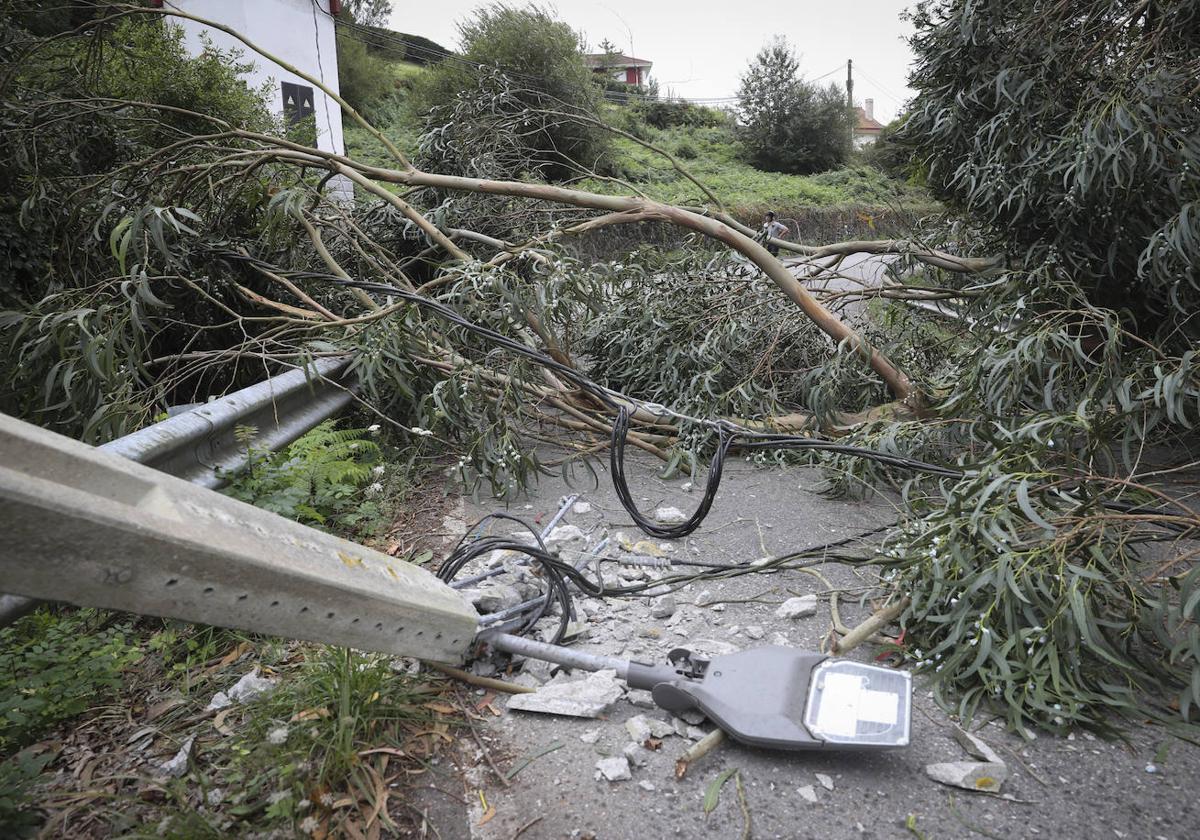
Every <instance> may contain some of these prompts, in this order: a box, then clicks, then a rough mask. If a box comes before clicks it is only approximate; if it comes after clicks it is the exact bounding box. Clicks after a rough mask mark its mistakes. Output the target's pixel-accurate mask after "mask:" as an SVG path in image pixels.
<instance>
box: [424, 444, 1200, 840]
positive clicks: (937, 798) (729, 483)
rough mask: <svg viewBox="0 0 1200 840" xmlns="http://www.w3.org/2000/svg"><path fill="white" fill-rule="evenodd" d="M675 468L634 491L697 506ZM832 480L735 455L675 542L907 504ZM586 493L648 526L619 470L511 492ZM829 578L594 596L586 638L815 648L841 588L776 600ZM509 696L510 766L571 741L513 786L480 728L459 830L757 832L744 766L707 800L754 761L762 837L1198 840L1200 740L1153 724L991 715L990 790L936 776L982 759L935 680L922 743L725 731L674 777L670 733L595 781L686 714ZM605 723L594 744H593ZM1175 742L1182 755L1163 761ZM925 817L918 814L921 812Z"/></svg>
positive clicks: (845, 526) (593, 516)
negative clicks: (936, 696)
mask: <svg viewBox="0 0 1200 840" xmlns="http://www.w3.org/2000/svg"><path fill="white" fill-rule="evenodd" d="M656 470H657V466H656V464H655V463H654V462H652V461H651V459H649V458H645V459H643V458H640V457H638V456H636V455H635V456H632V457H631V459H630V469H629V472H630V474H631V476H633V477H634V479H633V481H634V482H635V486H634V494H635V498H637V499H640V500H641V504H642V505H643V507H644V510H646V511H651V510H653V509H654V508H655V507H657V506H659V505H661V504H674V505H676V506H678V507H680V508H681V509H683V510H685V511H690V509H691V508H692V507H694V505H695V504H696V502H697V501H698V493H696V492H693V493H686V492H683V491H682V490H681V486H682V484H683V483H684V482H683V480H673V481H669V482H663V481H660V480H658V479H657V477H656V475H655V473H656ZM819 484H820V478H819V475H818V474H817V472H816V471H814V470H810V469H803V468H788V469H779V468H771V469H767V468H756V467H754V466H753V465H751V464H748V463H745V462H743V461H735V462H732V463H730V464H729V465H728V467H727V470H726V474H725V477H724V481H723V483H722V487H721V493H720V495H719V497H718V499H717V501H716V504H715V505H714V507H713V510H712V512H711V514H710V515H709V518H708V519H707V520H706V522H705V524H704V525H702V526H701V528H700V529H699V530H698V531H697V532H696V533H695V534H693V535H692V536H691V537H689V538H687V539H685V540H679V541H675V553H676V554H678V553H682V552H686V553H687V554H689V555H691V556H694V557H703V558H706V559H711V560H716V561H722V562H731V561H744V560H747V559H754V558H757V557H761V556H764V555H768V554H776V553H781V552H783V551H786V550H791V549H795V548H797V547H803V546H808V545H815V544H820V543H824V542H827V541H829V540H830V539H833V538H838V537H842V536H848V535H851V534H855V533H859V532H862V531H865V530H868V529H871V528H874V527H875V526H878V525H882V524H887V523H889V522H891V521H892V519H893V517H894V515H895V513H894V510H893V508H892V507H891V505H890V503H889V501H888V500H887V499H886V498H883V497H880V496H877V497H875V498H873V499H871V500H865V501H846V500H834V499H829V498H826V497H824V496H822V495H820V493H819V492H818V490H819ZM581 491H582V492H583V493H584V500H585V501H587V502H588V503H589V504H590V505H591V511H589V512H588V513H587V514H583V515H579V514H572V515H570V516H569V517H568V519H567V521H568V522H569V523H571V524H575V525H578V526H579V527H580V528H582V529H583V530H585V531H588V532H590V536H591V538H592V542H593V544H594V543H595V541H596V540H597V539H598V538H599V537H600V535H601V534H603V533H605V532H607V533H608V534H609V535H610V536H612V535H614V534H615V533H616V532H617V531H621V532H624V533H625V534H627V535H629V536H632V537H634V538H635V539H637V538H640V536H641V535H640V534H638V533H637V531H636V528H634V527H633V526H632V523H631V522H630V520H629V518H628V516H627V514H626V513H625V512H624V510H623V509H622V508H621V507H620V504H619V502H618V501H617V499H616V498H615V495H614V494H613V492H612V488H611V485H610V483H609V481H608V476H607V471H606V470H603V469H601V470H600V475H599V487H596V488H594V489H593V488H592V487H591V486H590V485H588V486H583V487H581V486H578V485H577V486H574V487H570V486H568V485H566V484H565V483H563V482H562V481H561V480H559V479H544V480H543V481H542V483H541V484H540V485H539V486H538V487H537V489H536V491H535V492H534V493H533V494H532V495H531V496H530V497H529V498H528V499H522V500H518V501H516V502H514V503H513V504H512V505H510V507H509V512H511V513H514V514H517V515H521V516H527V517H530V518H533V517H540V518H541V521H542V522H545V521H547V519H548V518H549V516H551V515H552V514H553V512H554V510H556V509H557V507H558V503H559V499H560V498H561V497H562V496H563V495H564V494H566V493H569V492H581ZM492 509H495V508H494V507H493V506H491V505H488V504H473V503H467V504H466V506H465V509H464V511H463V516H464V518H465V519H466V520H467V521H470V520H472V519H474V518H475V517H476V516H478V515H481V514H483V513H486V512H488V511H490V510H492ZM820 570H821V571H822V572H823V573H824V575H825V576H826V577H827V579H828V580H829V581H830V582H832V584H833V585H834V586H835V587H847V588H849V587H855V586H862V585H864V583H865V582H867V581H865V580H864V578H869V575H867V574H866V573H865V572H863V571H861V570H858V571H856V570H854V569H851V568H849V567H847V566H843V565H838V564H827V565H825V566H822V567H820ZM825 589H826V586H825V584H824V583H823V582H822V581H820V580H818V579H817V578H816V577H814V576H811V575H808V574H804V573H801V572H787V573H779V574H771V575H765V574H756V575H748V576H745V577H741V578H736V579H733V580H729V581H725V582H720V583H713V582H707V583H698V584H692V585H690V586H689V587H688V588H687V589H685V590H683V591H681V592H680V593H678V594H677V596H676V597H677V600H678V602H679V604H680V607H679V611H680V612H682V613H683V615H684V616H685V618H684V619H682V620H678V623H673V624H668V622H667V621H664V620H663V619H656V618H653V617H651V614H650V610H649V601H648V600H647V599H631V600H628V601H626V602H624V603H623V604H620V605H617V604H613V605H610V606H609V607H602V606H600V605H599V604H597V603H596V602H589V601H586V600H585V601H581V603H582V604H583V605H584V609H585V610H586V611H587V612H589V616H590V622H589V624H590V625H591V626H592V628H593V638H591V639H588V640H585V641H583V642H582V643H580V644H579V645H578V647H580V649H583V650H592V651H594V652H599V653H605V654H609V655H616V656H624V657H631V658H639V659H642V660H648V661H653V660H661V659H662V657H663V656H665V653H666V651H667V650H669V649H670V648H673V647H676V646H680V645H684V646H686V645H688V644H690V643H696V642H697V640H701V639H706V640H710V641H715V642H718V643H720V642H724V643H727V644H731V645H733V646H735V647H737V648H747V647H752V646H755V645H758V644H765V643H767V642H769V641H771V640H772V638H774V640H775V641H782V639H780V638H779V637H777V636H775V634H777V633H778V634H782V635H783V636H784V637H785V638H786V641H787V643H788V644H791V645H794V646H796V647H800V648H805V649H812V650H815V649H817V648H818V646H819V644H820V641H821V638H822V637H823V636H824V635H825V634H826V633H827V632H828V631H829V629H830V614H829V609H828V606H827V601H826V600H825V598H824V596H822V606H821V609H819V610H818V612H817V614H816V615H815V616H814V617H811V618H806V619H798V620H783V619H778V618H776V617H775V616H774V611H775V609H776V603H777V602H778V601H780V600H782V599H783V598H784V597H787V596H788V595H789V594H791V593H800V594H803V593H808V592H814V593H823V591H824V590H825ZM703 592H708V593H709V594H708V595H705V596H704V597H703V599H702V600H703V601H705V602H711V601H713V600H727V601H730V602H731V603H727V604H724V605H723V606H724V608H723V609H714V608H712V607H708V608H700V607H695V606H692V604H694V603H695V601H696V600H697V599H698V598H699V597H700V596H701V593H703ZM735 601H745V603H733V602H735ZM842 612H843V618H844V620H845V621H846V623H847V624H851V625H852V624H854V623H856V622H857V621H858V620H860V619H861V618H863V617H865V616H866V614H867V613H868V612H869V608H866V607H860V606H859V605H858V604H857V603H856V601H855V600H854V599H853V598H851V597H850V596H844V597H843V603H842ZM748 626H751V627H761V628H763V629H764V631H765V634H766V638H764V639H762V640H761V641H755V640H753V639H751V638H749V637H748V636H747V635H746V630H744V629H742V628H746V627H748ZM853 655H854V656H857V657H859V658H862V659H864V660H865V661H869V658H870V656H871V655H872V651H871V650H870V649H867V648H864V649H860V650H859V651H857V652H855V654H853ZM748 690H752V687H748ZM493 706H495V707H497V708H498V709H499V710H500V711H501V715H500V717H498V718H496V719H495V720H494V721H493V722H492V723H491V724H489V725H486V726H485V727H483V730H482V732H481V735H482V738H483V740H484V743H485V744H486V745H487V751H488V754H489V756H490V757H491V758H492V760H493V762H495V763H496V764H497V766H498V767H500V768H501V769H502V770H503V771H504V772H510V771H511V769H512V768H513V767H514V766H516V765H517V764H518V763H520V761H521V760H522V758H524V757H528V756H530V755H533V754H535V753H539V752H541V751H543V750H546V749H548V748H552V747H553V748H554V749H553V750H552V751H550V752H547V753H545V754H544V755H541V756H540V757H538V758H535V759H533V760H532V761H531V762H529V763H528V764H527V765H526V766H525V767H524V768H523V769H522V770H521V771H520V772H519V773H518V774H517V775H516V776H515V777H514V778H513V780H512V782H511V786H510V787H504V786H503V785H501V783H499V782H498V781H497V779H496V778H495V776H494V775H493V773H492V771H491V770H489V769H488V767H487V765H486V763H485V762H484V761H483V760H482V753H481V751H480V750H479V748H478V747H477V746H476V745H475V743H474V742H473V741H471V740H466V741H464V746H463V751H462V755H461V756H460V770H461V771H462V772H463V773H464V778H465V779H466V782H465V790H466V791H467V797H466V801H467V802H468V803H469V806H468V807H467V808H463V807H462V806H456V805H453V804H450V803H447V802H446V801H444V798H441V799H442V801H440V802H439V801H438V800H439V797H437V796H431V797H430V798H429V799H428V801H429V802H430V803H432V804H433V805H434V806H436V807H435V810H434V811H433V813H432V814H431V821H432V822H433V824H434V825H435V826H436V828H437V830H438V831H439V832H440V836H441V837H443V838H452V837H462V838H467V837H469V838H474V840H510V838H513V837H514V836H515V835H516V833H517V832H518V831H520V830H521V829H522V828H524V831H523V832H522V833H521V834H520V836H521V837H522V838H529V840H539V839H540V838H587V837H595V838H601V839H602V840H626V838H628V840H634V838H659V837H663V838H667V837H713V838H726V837H728V838H738V837H742V836H743V830H744V825H745V814H744V813H743V810H742V808H741V807H740V804H739V796H738V794H737V791H736V787H735V783H734V781H732V780H731V781H730V782H729V783H728V784H727V785H726V786H725V788H724V789H723V790H722V792H721V795H720V799H719V803H718V805H717V806H716V808H715V809H714V810H713V811H712V813H711V814H709V815H708V816H707V817H706V816H705V814H704V809H703V802H704V796H705V792H706V789H707V788H708V786H709V784H710V782H712V780H713V779H714V778H715V777H716V776H717V775H718V774H720V773H721V772H722V771H723V770H726V769H729V768H736V769H737V770H738V773H739V774H740V778H741V780H742V783H743V790H744V800H745V813H746V814H749V819H750V825H751V830H752V836H753V837H756V838H867V837H869V838H889V837H928V838H931V840H932V838H966V837H980V836H982V837H1003V838H1043V837H1046V838H1049V837H1055V838H1085V837H1086V838H1108V837H1112V838H1148V839H1149V840H1159V838H1169V840H1183V839H1184V838H1189V837H1192V836H1195V831H1196V826H1197V824H1200V823H1198V817H1200V809H1198V807H1197V805H1196V802H1195V791H1196V785H1197V782H1198V781H1200V750H1198V749H1196V748H1194V747H1192V746H1191V745H1189V744H1187V743H1185V742H1183V741H1179V740H1176V739H1173V738H1171V737H1170V736H1169V735H1168V733H1167V732H1165V731H1164V730H1163V729H1161V728H1159V727H1154V726H1149V725H1147V726H1139V727H1136V728H1134V729H1132V730H1128V731H1127V732H1126V733H1125V740H1117V741H1104V740H1100V739H1097V738H1094V737H1093V736H1091V735H1088V734H1085V733H1082V732H1080V733H1078V734H1076V735H1074V736H1073V737H1071V738H1069V739H1068V738H1058V737H1052V736H1048V735H1042V736H1040V737H1038V738H1037V739H1036V740H1035V741H1033V742H1024V741H1022V740H1021V739H1020V738H1018V737H1016V736H1014V735H1011V734H1009V733H1007V732H1006V731H1005V729H1004V727H1003V726H1002V725H1001V724H1000V723H998V722H991V723H988V722H985V721H982V720H976V721H975V722H974V723H973V725H972V728H973V729H974V731H976V733H977V734H978V735H979V736H980V737H982V738H983V739H984V740H985V741H986V742H988V743H989V744H991V745H992V746H993V747H995V748H997V749H998V750H999V752H1000V754H1001V756H1002V758H1004V759H1005V761H1006V762H1007V764H1008V767H1009V770H1010V773H1011V776H1010V778H1009V779H1008V781H1007V782H1006V783H1005V785H1004V789H1003V791H1002V792H1003V794H1005V795H1006V796H1008V797H1011V798H1010V799H1004V798H1000V797H997V796H993V795H987V794H980V793H971V792H968V791H964V790H959V789H957V788H949V787H946V786H943V785H941V784H938V783H936V782H934V781H932V780H931V779H929V778H928V777H927V776H926V773H925V770H924V768H925V765H927V764H929V763H932V762H943V761H961V760H968V756H967V755H966V754H965V753H964V752H963V750H962V748H961V747H960V746H959V745H958V744H957V742H955V741H954V740H953V738H952V736H951V734H950V732H951V728H952V727H953V726H954V721H953V720H952V719H951V718H949V717H948V716H947V715H946V713H944V712H943V711H942V710H940V709H939V708H938V707H937V706H936V705H935V704H934V703H933V701H932V699H931V697H930V695H929V693H928V690H927V689H926V688H925V687H924V686H923V685H922V683H921V680H920V679H919V678H918V680H917V687H916V692H915V696H914V716H913V737H912V743H911V745H910V746H908V747H906V748H902V749H896V750H892V751H888V752H874V753H835V752H818V753H798V754H789V753H781V752H772V751H767V750H759V749H751V748H746V747H742V746H739V745H737V744H732V743H726V744H725V745H723V746H721V747H720V748H719V749H718V750H717V751H715V752H714V753H712V754H710V755H709V756H707V757H706V758H704V759H702V760H700V761H699V762H697V763H696V764H695V766H694V767H693V769H692V771H691V772H690V773H689V774H688V776H687V777H685V778H684V779H683V780H682V781H677V780H676V779H675V778H674V773H673V770H674V762H675V760H676V758H677V757H678V756H679V755H680V754H681V753H682V752H683V750H684V749H686V747H687V746H688V745H689V744H690V742H689V741H688V740H686V739H685V738H683V737H677V736H670V737H667V738H665V739H664V740H663V745H662V748H661V749H660V750H659V751H657V752H651V753H649V754H648V756H647V764H646V766H645V767H640V768H634V769H633V770H632V778H631V779H630V780H628V781H619V782H609V781H604V780H598V779H597V778H596V775H595V774H596V771H595V765H596V763H597V761H598V760H600V759H602V758H605V757H608V756H617V755H621V754H622V751H623V750H624V748H625V747H626V745H627V744H628V743H629V742H630V740H631V739H630V737H629V734H628V733H627V732H626V730H625V728H624V722H625V721H626V720H628V719H629V718H630V717H632V716H634V715H637V714H645V715H649V716H656V717H660V718H662V719H664V720H669V718H670V716H669V715H668V714H667V713H665V712H661V711H657V710H656V709H655V708H654V707H653V706H652V705H649V704H648V703H647V698H646V697H645V696H644V695H642V696H638V694H636V693H635V694H634V695H633V696H632V697H627V698H625V699H622V700H620V701H618V702H617V703H616V704H615V705H614V706H613V707H612V708H611V710H610V712H609V713H608V716H607V719H606V720H584V719H575V718H565V717H555V716H549V715H542V714H535V713H528V712H520V711H506V710H503V709H502V707H503V698H498V699H497V700H496V701H495V702H494V703H493ZM585 737H586V738H587V739H588V740H584V738H585ZM593 737H594V738H595V740H594V742H591V743H589V741H590V740H591V739H592V738H593ZM1164 745H1166V746H1165V747H1164ZM1163 749H1165V750H1166V757H1165V760H1158V761H1157V762H1156V755H1158V756H1159V758H1160V759H1161V756H1162V752H1161V751H1162V750H1163ZM1154 764H1156V766H1155V768H1154V772H1148V771H1147V766H1148V765H1154ZM442 771H443V772H446V771H447V768H442ZM817 774H822V775H824V776H826V777H828V779H829V780H830V781H831V782H832V790H829V789H826V787H824V786H823V785H822V783H821V781H820V780H819V779H818V778H817ZM441 784H443V785H445V784H447V783H446V782H444V781H443V782H442V783H441ZM806 788H811V792H812V793H814V794H815V798H816V801H815V802H811V801H809V799H807V798H806V797H805V796H804V794H803V793H802V792H801V790H802V789H806ZM804 792H805V793H807V792H808V791H807V790H805V791H804ZM484 802H486V803H487V806H488V808H494V810H495V812H494V814H491V815H490V816H488V814H489V811H487V810H485V808H484V804H483V803H484ZM485 817H486V820H485ZM910 822H911V824H912V825H913V826H914V830H910V829H909V828H907V827H906V826H907V825H908V824H910Z"/></svg>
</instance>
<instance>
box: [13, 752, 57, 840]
mask: <svg viewBox="0 0 1200 840" xmlns="http://www.w3.org/2000/svg"><path fill="white" fill-rule="evenodd" d="M53 758H54V753H52V752H43V753H37V752H35V751H34V750H32V749H30V750H22V751H21V752H19V753H17V754H16V755H14V756H12V757H10V758H7V759H3V760H0V825H3V826H4V828H5V829H6V831H8V832H9V834H8V835H7V836H9V837H14V838H25V837H34V836H36V834H37V829H38V826H40V825H41V822H42V821H41V817H40V815H39V814H38V811H37V808H36V807H35V806H34V802H33V796H32V793H31V790H30V789H31V788H32V786H33V784H34V783H35V782H36V781H37V780H38V778H39V777H40V776H41V774H42V771H43V770H44V769H45V767H46V765H47V764H49V763H50V761H51V759H53Z"/></svg>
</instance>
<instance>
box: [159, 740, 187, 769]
mask: <svg viewBox="0 0 1200 840" xmlns="http://www.w3.org/2000/svg"><path fill="white" fill-rule="evenodd" d="M195 740H196V739H195V737H192V738H188V739H187V740H186V741H184V742H183V744H182V745H181V746H180V747H179V752H177V753H175V756H174V757H173V758H170V759H168V760H166V761H164V762H163V763H162V764H160V765H159V767H158V771H159V773H160V774H161V775H163V776H166V777H167V778H170V779H178V778H179V777H180V776H182V775H183V774H184V773H186V772H187V766H188V759H189V758H190V757H191V755H192V743H193V742H194V741H195Z"/></svg>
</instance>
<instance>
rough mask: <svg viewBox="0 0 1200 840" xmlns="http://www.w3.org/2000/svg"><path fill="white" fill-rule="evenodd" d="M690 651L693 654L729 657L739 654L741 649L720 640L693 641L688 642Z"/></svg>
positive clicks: (709, 656)
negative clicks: (732, 654)
mask: <svg viewBox="0 0 1200 840" xmlns="http://www.w3.org/2000/svg"><path fill="white" fill-rule="evenodd" d="M687 647H688V650H690V651H692V652H693V653H695V654H697V655H699V656H704V657H708V658H711V657H714V656H728V655H729V654H731V653H737V652H738V651H739V650H740V648H739V647H738V646H737V645H734V644H730V643H729V642H723V641H721V640H720V639H692V640H691V641H690V642H688V646H687Z"/></svg>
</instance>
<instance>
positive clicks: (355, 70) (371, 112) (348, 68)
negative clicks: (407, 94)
mask: <svg viewBox="0 0 1200 840" xmlns="http://www.w3.org/2000/svg"><path fill="white" fill-rule="evenodd" d="M337 51H338V53H337V58H338V92H339V93H340V94H341V95H342V98H343V99H345V100H346V101H347V102H349V103H350V104H351V105H352V106H353V107H354V109H355V110H356V111H358V112H359V113H361V114H363V115H365V116H366V117H367V118H368V119H372V118H374V116H375V112H376V109H378V108H379V107H380V106H382V104H383V103H384V100H385V99H387V97H388V96H389V95H391V94H393V93H394V91H395V87H394V86H393V84H392V73H391V67H390V64H389V62H387V61H386V60H384V59H383V58H380V57H379V56H377V55H375V54H373V53H372V52H370V51H369V50H368V49H367V45H366V44H365V43H363V41H362V39H361V38H359V37H358V36H357V35H355V34H353V33H351V32H349V31H348V30H345V29H338V31H337Z"/></svg>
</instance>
